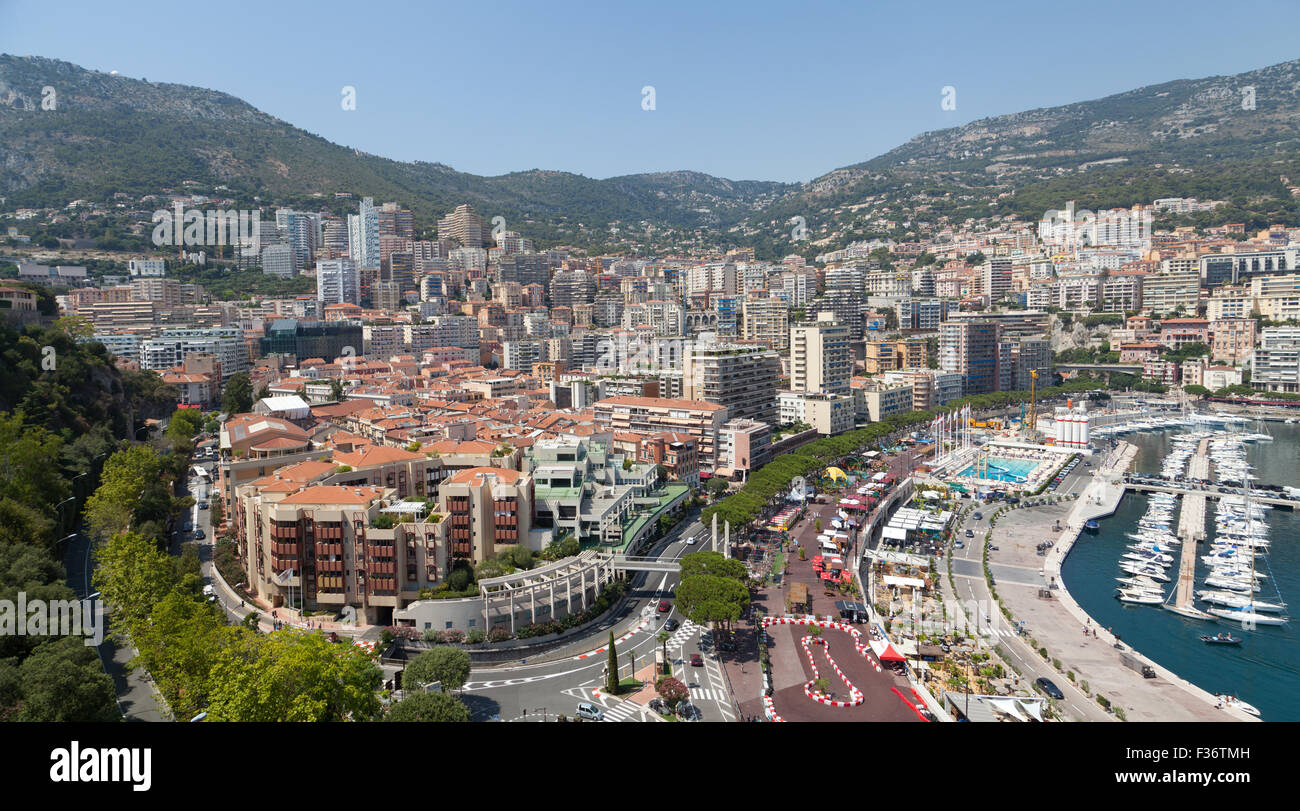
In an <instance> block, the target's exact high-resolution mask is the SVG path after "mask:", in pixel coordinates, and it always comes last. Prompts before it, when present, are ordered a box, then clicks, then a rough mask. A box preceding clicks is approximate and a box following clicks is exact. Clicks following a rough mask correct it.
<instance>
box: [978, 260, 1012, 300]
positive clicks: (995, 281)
mask: <svg viewBox="0 0 1300 811" xmlns="http://www.w3.org/2000/svg"><path fill="white" fill-rule="evenodd" d="M983 277H984V295H986V296H988V300H989V304H995V303H997V302H999V301H1001V300H1002V297H1003V296H1005V295H1006V294H1007V293H1010V292H1011V258H1010V257H1005V256H998V257H994V258H992V259H989V260H988V261H987V262H985V263H984V267H983Z"/></svg>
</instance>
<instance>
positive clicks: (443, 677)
mask: <svg viewBox="0 0 1300 811" xmlns="http://www.w3.org/2000/svg"><path fill="white" fill-rule="evenodd" d="M467 679H469V653H468V652H467V651H463V650H461V649H460V648H455V647H451V646H449V645H442V646H439V647H436V648H434V649H432V650H426V651H422V652H421V653H420V654H419V655H418V656H416V657H415V658H414V659H412V660H411V663H410V664H408V665H407V666H406V670H404V671H402V685H403V687H405V688H406V689H410V690H414V689H416V687H417V685H419V686H423V685H426V684H433V683H434V682H440V683H441V684H442V689H443V690H459V689H460V688H461V687H462V686H463V685H464V684H465V681H466V680H467Z"/></svg>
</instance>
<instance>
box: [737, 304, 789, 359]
mask: <svg viewBox="0 0 1300 811" xmlns="http://www.w3.org/2000/svg"><path fill="white" fill-rule="evenodd" d="M741 311H742V321H743V323H744V331H743V335H744V338H745V340H746V341H762V342H763V343H765V344H767V345H768V347H769V348H771V349H775V350H776V351H778V352H784V351H786V350H787V349H789V348H790V305H789V304H787V303H786V302H785V301H783V300H782V299H779V298H776V297H775V296H772V297H763V298H747V299H745V301H744V302H743V304H742V305H741Z"/></svg>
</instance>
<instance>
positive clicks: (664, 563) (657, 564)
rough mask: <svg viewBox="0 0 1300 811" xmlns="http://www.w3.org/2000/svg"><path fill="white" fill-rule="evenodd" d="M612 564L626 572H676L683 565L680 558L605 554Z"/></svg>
mask: <svg viewBox="0 0 1300 811" xmlns="http://www.w3.org/2000/svg"><path fill="white" fill-rule="evenodd" d="M605 558H606V560H608V561H609V564H610V566H612V567H614V569H616V570H618V571H624V572H670V573H672V574H676V573H677V572H678V571H679V570H680V569H681V567H682V563H681V561H679V560H663V559H661V558H652V557H638V556H633V555H605Z"/></svg>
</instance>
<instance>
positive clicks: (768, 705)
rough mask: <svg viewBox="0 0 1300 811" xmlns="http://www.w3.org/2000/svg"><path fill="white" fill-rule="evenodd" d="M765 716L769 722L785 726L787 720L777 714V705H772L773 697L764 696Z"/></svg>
mask: <svg viewBox="0 0 1300 811" xmlns="http://www.w3.org/2000/svg"><path fill="white" fill-rule="evenodd" d="M763 715H765V716H767V720H769V721H775V722H776V723H778V724H784V723H785V719H784V718H782V717H781V716H779V715H777V714H776V705H775V704H773V703H772V697H771V696H763Z"/></svg>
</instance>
